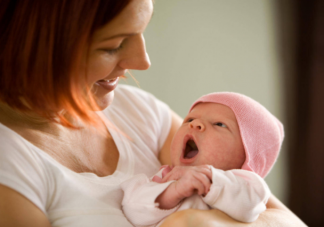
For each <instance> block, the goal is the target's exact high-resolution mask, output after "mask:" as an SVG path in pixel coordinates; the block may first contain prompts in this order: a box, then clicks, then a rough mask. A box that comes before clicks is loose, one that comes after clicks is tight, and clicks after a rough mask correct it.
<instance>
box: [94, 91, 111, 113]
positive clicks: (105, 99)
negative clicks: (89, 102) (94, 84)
mask: <svg viewBox="0 0 324 227" xmlns="http://www.w3.org/2000/svg"><path fill="white" fill-rule="evenodd" d="M114 94H115V93H114V91H111V92H109V93H107V94H105V95H104V96H101V97H95V99H96V103H97V105H98V108H99V110H104V109H106V108H107V107H108V106H109V105H111V103H112V102H113V100H114Z"/></svg>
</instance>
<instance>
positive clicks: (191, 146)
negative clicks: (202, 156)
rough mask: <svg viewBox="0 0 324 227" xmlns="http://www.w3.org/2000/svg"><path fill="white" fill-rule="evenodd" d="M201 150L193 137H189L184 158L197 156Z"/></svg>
mask: <svg viewBox="0 0 324 227" xmlns="http://www.w3.org/2000/svg"><path fill="white" fill-rule="evenodd" d="M198 152H199V150H198V147H197V145H196V143H195V141H193V140H192V139H189V140H188V142H187V143H186V147H185V150H184V155H183V158H184V159H190V158H193V157H195V156H196V155H197V154H198Z"/></svg>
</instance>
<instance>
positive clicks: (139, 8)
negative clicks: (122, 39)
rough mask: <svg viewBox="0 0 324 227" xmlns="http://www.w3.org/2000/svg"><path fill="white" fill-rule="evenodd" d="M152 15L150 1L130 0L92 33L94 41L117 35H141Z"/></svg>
mask: <svg viewBox="0 0 324 227" xmlns="http://www.w3.org/2000/svg"><path fill="white" fill-rule="evenodd" d="M152 14H153V4H152V0H132V1H131V2H130V3H129V4H128V5H127V6H126V8H125V9H124V10H123V11H122V12H121V13H120V14H119V15H117V16H116V17H115V18H114V19H113V20H111V21H110V22H109V23H107V24H106V25H104V26H103V27H102V28H100V29H98V30H97V31H96V32H95V33H94V37H93V40H94V41H102V40H105V39H109V38H110V37H114V36H118V35H119V34H136V33H143V32H144V30H145V28H146V26H147V25H148V23H149V21H150V20H151V17H152Z"/></svg>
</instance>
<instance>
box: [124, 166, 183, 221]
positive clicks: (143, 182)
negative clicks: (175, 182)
mask: <svg viewBox="0 0 324 227" xmlns="http://www.w3.org/2000/svg"><path fill="white" fill-rule="evenodd" d="M162 171H163V169H162V170H161V171H160V172H159V173H158V174H157V175H159V174H160V173H161V172H162ZM171 183H172V181H169V182H166V183H156V182H152V181H151V180H150V179H149V178H148V177H147V176H146V175H144V174H139V175H135V176H134V177H132V178H131V179H129V180H127V181H125V182H123V183H122V184H121V189H122V190H123V191H124V197H123V201H122V209H123V212H124V214H125V216H126V217H127V219H128V220H129V221H130V222H131V223H132V224H133V225H134V226H156V224H157V223H158V222H160V221H161V220H162V219H164V218H165V217H166V216H168V215H170V214H171V213H173V212H175V211H176V210H177V209H178V206H176V207H174V208H173V209H169V210H161V209H160V208H158V207H157V204H156V203H155V200H156V198H157V197H158V196H159V195H160V194H161V193H162V192H163V191H164V190H165V189H166V188H167V187H168V186H169V185H170V184H171Z"/></svg>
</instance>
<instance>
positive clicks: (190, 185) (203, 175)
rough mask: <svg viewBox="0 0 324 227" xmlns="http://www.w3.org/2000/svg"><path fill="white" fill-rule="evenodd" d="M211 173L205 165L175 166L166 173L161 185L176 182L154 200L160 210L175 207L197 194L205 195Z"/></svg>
mask: <svg viewBox="0 0 324 227" xmlns="http://www.w3.org/2000/svg"><path fill="white" fill-rule="evenodd" d="M211 179H212V172H211V170H210V168H209V167H208V166H207V165H202V166H176V167H174V168H173V169H172V170H171V171H170V172H169V173H167V174H166V175H165V176H164V177H163V179H162V180H161V183H164V182H167V181H171V180H176V181H175V182H173V183H172V184H170V185H169V187H168V188H167V189H166V190H165V191H164V192H163V193H162V194H161V195H160V196H159V197H158V198H157V199H156V202H158V203H159V204H160V208H163V209H170V208H173V207H175V206H176V205H177V204H178V203H179V202H180V201H181V200H183V199H184V198H187V197H190V196H191V195H193V194H195V193H197V194H198V195H206V194H207V193H208V192H209V189H210V186H211V183H212V182H211Z"/></svg>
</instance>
